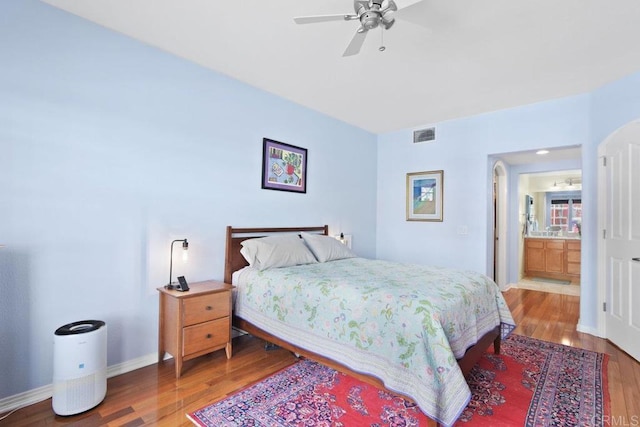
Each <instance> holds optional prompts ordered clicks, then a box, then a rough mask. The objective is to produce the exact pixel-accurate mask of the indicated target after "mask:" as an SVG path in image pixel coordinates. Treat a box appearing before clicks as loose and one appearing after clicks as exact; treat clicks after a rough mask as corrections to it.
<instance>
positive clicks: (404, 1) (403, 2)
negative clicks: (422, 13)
mask: <svg viewBox="0 0 640 427" xmlns="http://www.w3.org/2000/svg"><path fill="white" fill-rule="evenodd" d="M394 1H395V3H396V5H397V7H398V10H400V9H404V8H405V7H409V6H413V5H414V4H416V3H420V2H421V1H423V0H394Z"/></svg>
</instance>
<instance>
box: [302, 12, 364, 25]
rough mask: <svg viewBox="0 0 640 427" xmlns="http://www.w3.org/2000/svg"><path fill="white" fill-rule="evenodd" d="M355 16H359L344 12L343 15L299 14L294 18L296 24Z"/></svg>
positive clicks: (338, 19) (349, 18) (347, 19)
mask: <svg viewBox="0 0 640 427" xmlns="http://www.w3.org/2000/svg"><path fill="white" fill-rule="evenodd" d="M354 18H357V16H356V15H349V14H347V13H343V14H342V15H316V16H299V17H297V18H293V20H294V21H295V22H296V24H315V23H316V22H328V21H349V20H351V19H354Z"/></svg>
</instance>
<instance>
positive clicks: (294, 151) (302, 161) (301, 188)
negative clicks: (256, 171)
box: [262, 138, 307, 193]
mask: <svg viewBox="0 0 640 427" xmlns="http://www.w3.org/2000/svg"><path fill="white" fill-rule="evenodd" d="M262 188H263V189H265V190H278V191H291V192H295V193H306V192H307V149H306V148H301V147H296V146H295V145H290V144H285V143H284V142H279V141H274V140H273V139H269V138H263V140H262Z"/></svg>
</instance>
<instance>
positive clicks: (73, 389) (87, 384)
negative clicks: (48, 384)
mask: <svg viewBox="0 0 640 427" xmlns="http://www.w3.org/2000/svg"><path fill="white" fill-rule="evenodd" d="M106 394H107V325H106V324H105V323H104V322H103V321H101V320H83V321H80V322H73V323H69V324H67V325H64V326H61V327H59V328H58V329H56V332H55V335H54V342H53V399H52V405H53V412H55V413H56V414H58V415H65V416H66V415H74V414H79V413H80V412H84V411H88V410H89V409H91V408H93V407H95V406H97V405H98V404H99V403H100V402H102V401H103V400H104V397H105V395H106Z"/></svg>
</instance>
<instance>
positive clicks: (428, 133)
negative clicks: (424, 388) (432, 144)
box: [413, 128, 436, 144]
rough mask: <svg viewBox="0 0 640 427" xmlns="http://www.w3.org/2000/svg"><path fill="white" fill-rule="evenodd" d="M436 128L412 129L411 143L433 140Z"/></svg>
mask: <svg viewBox="0 0 640 427" xmlns="http://www.w3.org/2000/svg"><path fill="white" fill-rule="evenodd" d="M435 139H436V128H427V129H420V130H414V131H413V143H414V144H417V143H419V142H428V141H435Z"/></svg>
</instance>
